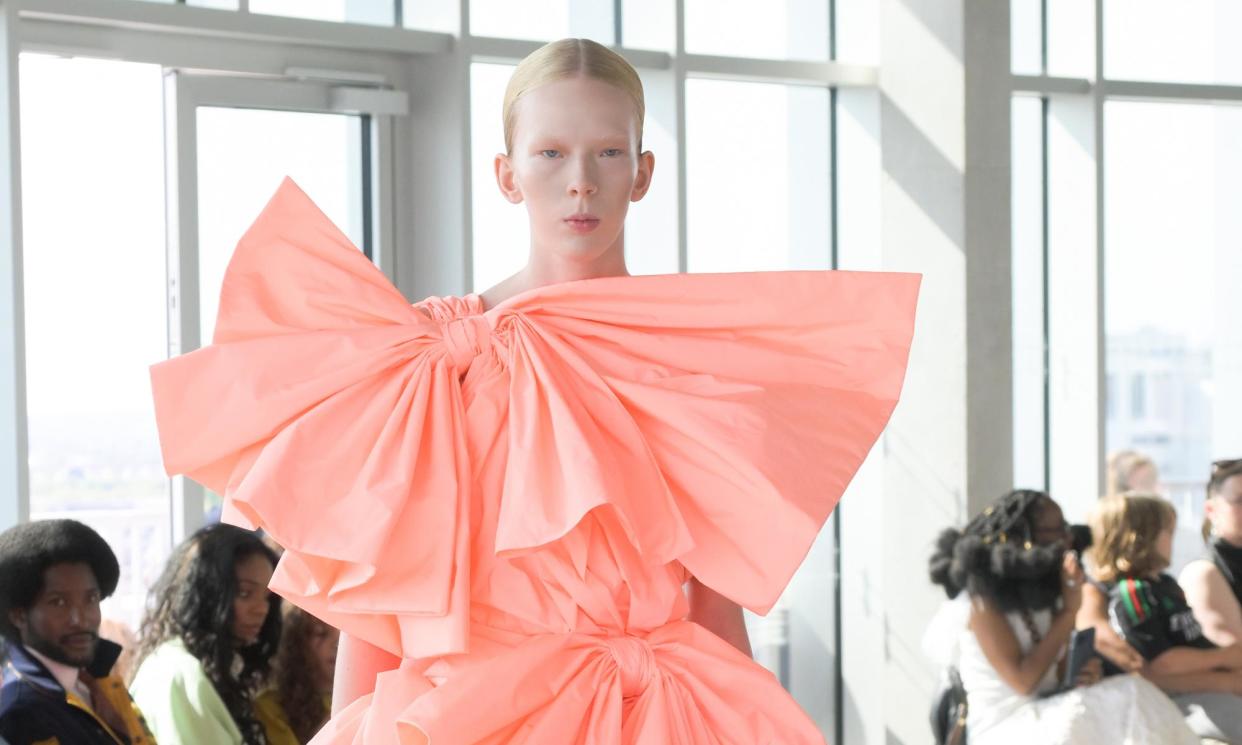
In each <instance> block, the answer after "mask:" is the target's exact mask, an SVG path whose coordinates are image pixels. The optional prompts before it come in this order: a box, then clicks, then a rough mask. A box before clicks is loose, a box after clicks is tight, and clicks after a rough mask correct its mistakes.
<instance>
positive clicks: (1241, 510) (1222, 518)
mask: <svg viewBox="0 0 1242 745" xmlns="http://www.w3.org/2000/svg"><path fill="white" fill-rule="evenodd" d="M1203 508H1204V510H1205V511H1206V513H1207V517H1208V519H1209V520H1211V521H1212V530H1213V532H1214V533H1216V535H1217V536H1218V537H1220V538H1223V539H1225V540H1226V541H1228V542H1230V543H1232V544H1233V545H1235V546H1242V475H1238V476H1230V477H1229V478H1227V479H1225V481H1224V483H1222V484H1221V485H1220V490H1219V491H1217V492H1215V493H1213V494H1212V498H1211V499H1209V500H1207V502H1205V503H1204V505H1203Z"/></svg>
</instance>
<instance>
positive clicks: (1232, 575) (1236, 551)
mask: <svg viewBox="0 0 1242 745" xmlns="http://www.w3.org/2000/svg"><path fill="white" fill-rule="evenodd" d="M1204 558H1205V559H1207V560H1208V561H1210V562H1212V564H1213V565H1214V566H1215V567H1216V568H1217V569H1219V570H1220V573H1221V574H1223V575H1225V581H1226V582H1228V583H1229V587H1231V588H1232V589H1233V595H1234V597H1236V598H1237V599H1238V603H1239V604H1240V605H1242V548H1238V547H1237V546H1235V545H1233V544H1232V543H1229V542H1228V541H1224V540H1222V539H1220V538H1216V539H1213V540H1212V542H1211V543H1210V544H1208V549H1207V555H1206V556H1205V557H1204Z"/></svg>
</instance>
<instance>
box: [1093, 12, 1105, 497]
mask: <svg viewBox="0 0 1242 745" xmlns="http://www.w3.org/2000/svg"><path fill="white" fill-rule="evenodd" d="M1102 80H1104V0H1095V85H1093V86H1092V87H1091V98H1092V100H1091V104H1092V131H1093V132H1094V135H1095V279H1096V295H1095V303H1096V313H1095V319H1096V397H1095V398H1096V400H1095V403H1096V425H1097V426H1096V451H1097V455H1096V462H1097V463H1103V462H1104V460H1105V457H1106V454H1107V421H1108V419H1107V416H1108V411H1107V408H1106V407H1107V403H1108V370H1107V365H1108V340H1107V328H1106V324H1107V319H1106V318H1105V313H1106V310H1107V308H1106V297H1105V293H1106V284H1107V283H1106V278H1105V276H1104V269H1105V258H1106V255H1105V240H1106V237H1107V236H1106V235H1105V226H1104V214H1105V208H1104V193H1105V192H1104V187H1105V185H1104V158H1105V144H1106V143H1105V142H1104V102H1105V99H1106V96H1105V90H1104V86H1103V85H1100V81H1102ZM1097 474H1098V478H1097V489H1098V493H1099V494H1103V493H1104V487H1105V483H1104V482H1105V478H1106V473H1105V469H1103V468H1101V469H1098V470H1097Z"/></svg>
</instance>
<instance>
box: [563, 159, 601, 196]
mask: <svg viewBox="0 0 1242 745" xmlns="http://www.w3.org/2000/svg"><path fill="white" fill-rule="evenodd" d="M598 188H599V187H598V184H597V183H596V177H595V160H594V159H593V158H590V157H587V158H583V159H580V160H579V161H578V166H577V168H576V169H574V173H573V176H572V177H571V178H570V180H569V188H568V191H569V195H570V196H571V197H581V196H591V195H594V194H595V192H596V191H597V190H598Z"/></svg>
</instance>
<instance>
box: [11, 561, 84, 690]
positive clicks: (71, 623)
mask: <svg viewBox="0 0 1242 745" xmlns="http://www.w3.org/2000/svg"><path fill="white" fill-rule="evenodd" d="M99 601H100V592H99V583H98V582H97V581H96V580H95V572H93V571H92V570H91V568H90V567H89V566H87V565H86V564H81V563H73V564H55V565H53V566H50V567H48V568H47V569H46V570H45V571H44V572H43V591H42V592H40V593H39V595H38V596H37V597H35V601H34V604H33V605H31V606H30V608H27V609H25V610H14V611H12V612H10V614H9V620H10V621H11V622H12V624H13V625H14V626H16V627H17V630H18V632H19V633H20V634H21V642H22V644H23V645H24V646H25V647H27V648H28V649H33V650H35V651H36V652H38V653H40V654H42V655H44V656H45V657H47V658H49V659H52V660H55V661H57V662H60V663H63V664H65V665H71V666H73V667H86V666H87V665H89V664H90V662H91V660H92V659H93V658H94V657H95V646H96V645H97V644H98V642H99V621H100V615H99Z"/></svg>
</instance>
